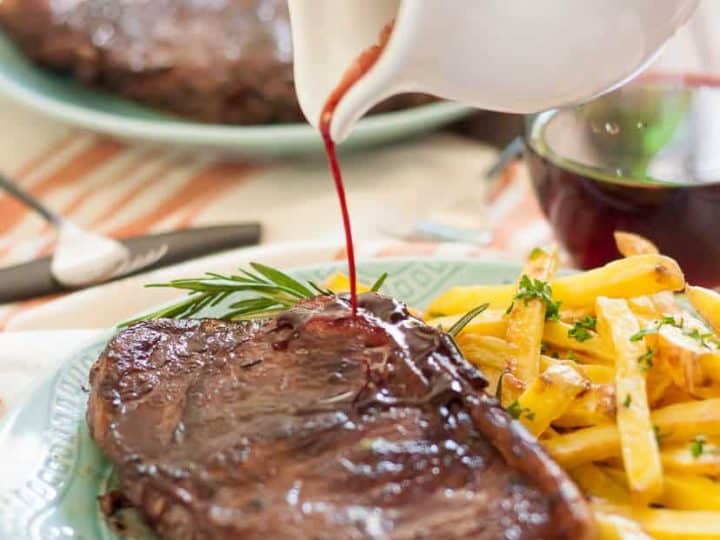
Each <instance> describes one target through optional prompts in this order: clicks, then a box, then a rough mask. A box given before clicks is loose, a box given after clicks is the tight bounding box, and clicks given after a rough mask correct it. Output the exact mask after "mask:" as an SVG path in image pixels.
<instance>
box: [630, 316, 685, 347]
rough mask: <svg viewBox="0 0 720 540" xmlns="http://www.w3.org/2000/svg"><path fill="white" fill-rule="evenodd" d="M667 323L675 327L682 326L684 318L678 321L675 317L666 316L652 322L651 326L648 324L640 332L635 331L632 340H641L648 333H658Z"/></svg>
mask: <svg viewBox="0 0 720 540" xmlns="http://www.w3.org/2000/svg"><path fill="white" fill-rule="evenodd" d="M665 325H668V326H674V327H675V328H682V319H681V320H680V322H677V321H676V320H675V317H670V316H665V317H663V318H662V319H660V320H659V321H656V322H655V323H653V324H651V325H650V326H646V327H645V328H643V329H642V330H640V331H639V332H636V333H634V334H633V335H632V336H630V341H640V340H641V339H642V338H644V337H645V336H647V335H648V334H657V333H658V332H659V331H660V329H661V328H662V327H663V326H665Z"/></svg>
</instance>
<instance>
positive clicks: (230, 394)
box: [88, 293, 592, 540]
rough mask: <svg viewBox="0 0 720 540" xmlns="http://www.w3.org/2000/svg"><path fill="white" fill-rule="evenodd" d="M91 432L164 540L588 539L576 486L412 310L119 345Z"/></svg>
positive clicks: (103, 366) (172, 330)
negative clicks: (211, 539) (227, 539)
mask: <svg viewBox="0 0 720 540" xmlns="http://www.w3.org/2000/svg"><path fill="white" fill-rule="evenodd" d="M91 384H92V392H91V397H90V406H89V410H88V422H89V424H90V428H91V432H92V435H93V438H94V439H95V440H96V442H97V443H98V445H99V446H100V447H101V449H102V450H103V451H104V452H105V453H106V454H107V455H108V457H109V458H110V459H111V460H112V461H113V463H114V464H115V465H116V467H117V469H118V472H119V475H120V479H121V489H122V490H123V492H124V493H125V494H126V496H127V497H128V499H129V500H131V501H132V502H133V504H135V505H136V506H137V507H138V508H139V509H140V510H141V511H142V512H143V514H144V515H145V517H146V518H147V520H148V522H149V523H150V524H151V526H152V527H153V528H154V529H155V530H156V531H157V532H158V534H159V535H160V536H161V537H163V538H173V539H181V540H182V539H201V538H250V539H255V538H258V539H259V538H262V539H267V538H273V539H285V538H287V539H290V538H293V539H295V538H302V539H323V538H327V539H334V538H358V539H365V538H389V539H416V538H443V539H455V538H457V539H460V538H473V539H477V538H481V539H482V538H509V539H523V538H527V539H530V538H533V539H534V538H547V539H550V538H573V539H575V538H590V537H591V536H592V531H591V526H590V521H589V514H588V509H587V507H586V506H585V503H584V502H583V500H582V498H581V496H580V495H579V493H578V492H577V490H576V489H575V487H574V485H573V484H572V483H571V482H570V481H569V480H568V479H567V478H566V477H565V475H564V474H563V473H562V471H561V470H560V469H559V468H558V467H557V465H555V464H554V463H553V462H552V461H551V460H550V459H549V458H548V457H547V456H546V455H545V454H544V453H543V452H542V451H541V450H540V449H539V447H537V446H536V445H535V444H534V443H533V442H532V441H531V438H530V436H529V435H528V434H527V433H526V432H525V431H524V430H523V429H522V427H521V426H520V425H519V424H518V423H517V422H513V421H511V420H510V419H509V418H508V417H507V414H505V412H504V411H503V410H502V408H500V407H499V405H497V403H496V402H495V401H494V400H493V399H492V398H489V397H487V396H485V395H484V394H483V393H482V391H481V390H482V388H483V387H484V385H485V384H486V383H485V380H484V379H483V377H482V375H481V374H480V373H479V372H478V371H477V370H476V369H475V368H473V367H472V366H471V365H469V364H468V363H467V362H465V361H464V360H463V359H462V358H461V357H460V355H459V354H458V352H457V350H456V348H455V347H454V345H453V343H452V341H450V339H449V338H448V337H447V336H446V335H444V334H442V333H440V332H438V331H437V330H435V329H433V328H431V327H428V326H427V325H425V324H424V323H423V322H422V321H420V320H418V319H416V318H414V317H412V316H411V315H410V314H409V313H408V310H407V308H406V306H405V305H404V304H401V303H399V302H396V301H395V300H392V299H390V298H386V297H383V296H380V295H377V294H375V293H368V294H363V295H360V296H359V298H358V316H357V317H353V316H352V313H351V308H350V306H349V302H348V300H347V299H346V298H335V297H319V298H316V299H313V300H310V301H307V302H304V303H302V304H300V305H298V306H297V307H295V308H293V309H291V310H289V311H288V312H286V313H284V314H282V315H280V316H278V317H276V318H275V319H272V320H269V321H266V322H262V323H234V322H224V321H217V320H183V321H170V320H158V321H150V322H145V323H140V324H138V325H135V326H133V327H131V328H128V329H127V330H124V331H122V332H121V333H120V334H118V335H117V336H116V337H115V338H114V339H113V340H112V341H111V342H110V343H109V344H108V347H107V349H106V350H105V351H104V353H103V354H102V355H101V357H100V358H99V359H98V361H97V363H96V364H95V366H94V367H93V370H92V374H91Z"/></svg>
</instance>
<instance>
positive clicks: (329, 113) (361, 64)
mask: <svg viewBox="0 0 720 540" xmlns="http://www.w3.org/2000/svg"><path fill="white" fill-rule="evenodd" d="M392 28H393V23H392V22H390V23H388V24H387V25H385V27H384V28H383V29H382V32H381V33H380V39H379V40H378V43H377V44H375V45H373V46H371V47H369V48H368V49H366V50H365V51H363V52H362V53H361V54H360V55H359V56H358V57H357V58H356V59H355V61H354V62H353V63H352V64H351V65H350V66H349V67H348V69H347V70H346V71H345V73H344V74H343V76H342V78H341V79H340V82H339V84H338V85H337V86H336V87H335V89H334V90H333V91H332V93H331V94H330V96H329V97H328V99H327V101H326V102H325V106H324V107H323V110H322V113H321V115H320V126H319V127H320V134H321V135H322V138H323V142H324V143H325V154H326V155H327V160H328V165H329V167H330V172H331V173H332V176H333V180H334V181H335V189H336V191H337V197H338V202H339V203H340V211H341V212H342V220H343V228H344V229H345V252H346V254H347V262H348V275H349V277H350V302H351V305H352V313H353V317H354V316H355V315H357V270H356V268H355V246H354V244H353V235H352V227H351V223H350V211H349V210H348V205H347V199H346V197H345V186H344V184H343V179H342V172H341V170H340V163H339V162H338V158H337V153H336V151H335V141H333V139H332V136H331V135H330V125H331V124H332V118H333V113H334V112H335V108H336V107H337V104H338V103H339V102H340V100H341V99H342V97H343V96H344V95H345V93H346V92H347V91H348V90H349V89H350V88H351V87H352V85H353V84H355V83H356V82H357V81H358V80H359V79H360V78H361V77H362V76H363V75H365V74H366V73H367V72H368V70H369V69H370V68H371V67H372V66H373V65H374V64H375V62H376V61H377V59H378V58H380V54H381V53H382V51H383V49H384V48H385V45H386V44H387V42H388V40H389V39H390V35H391V34H392Z"/></svg>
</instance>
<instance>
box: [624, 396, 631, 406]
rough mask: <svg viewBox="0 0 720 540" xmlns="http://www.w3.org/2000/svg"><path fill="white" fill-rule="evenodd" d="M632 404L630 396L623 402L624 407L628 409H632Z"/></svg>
mask: <svg viewBox="0 0 720 540" xmlns="http://www.w3.org/2000/svg"><path fill="white" fill-rule="evenodd" d="M631 404H632V396H631V395H630V394H628V395H626V396H625V401H623V407H625V408H626V409H629V408H630V405H631Z"/></svg>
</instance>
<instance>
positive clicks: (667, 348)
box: [649, 314, 717, 392]
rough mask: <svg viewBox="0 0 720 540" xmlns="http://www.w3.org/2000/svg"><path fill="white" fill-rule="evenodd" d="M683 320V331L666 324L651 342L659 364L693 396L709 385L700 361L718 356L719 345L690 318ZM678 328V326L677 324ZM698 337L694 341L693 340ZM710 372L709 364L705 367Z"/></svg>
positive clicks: (696, 321) (677, 383)
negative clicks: (706, 357) (714, 354)
mask: <svg viewBox="0 0 720 540" xmlns="http://www.w3.org/2000/svg"><path fill="white" fill-rule="evenodd" d="M678 319H680V320H681V321H682V327H679V326H675V325H672V324H666V325H663V326H661V327H660V329H659V330H658V333H657V334H656V335H654V336H652V339H651V340H649V341H651V342H652V343H653V345H654V348H655V349H656V350H657V354H656V355H655V356H656V361H655V362H656V363H657V364H658V365H659V366H660V367H661V368H662V369H664V370H665V371H666V372H667V373H668V374H669V375H670V377H671V378H672V380H673V382H674V383H675V384H676V385H678V386H679V387H680V388H684V389H686V390H688V391H689V392H693V390H694V388H695V387H696V386H701V385H703V384H705V383H706V382H707V379H708V376H706V374H705V373H704V372H703V363H702V362H701V357H702V356H704V355H705V354H712V353H715V352H716V350H717V345H716V344H715V343H713V342H712V341H710V340H708V339H707V338H706V337H703V336H707V328H705V326H704V325H703V324H702V323H701V322H700V321H699V320H697V319H695V318H694V317H692V316H691V315H689V314H685V315H683V316H682V317H681V318H676V319H675V320H678ZM678 324H679V323H678ZM692 336H695V337H692ZM706 366H707V367H708V368H710V367H711V364H710V362H709V361H708V362H707V363H706Z"/></svg>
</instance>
